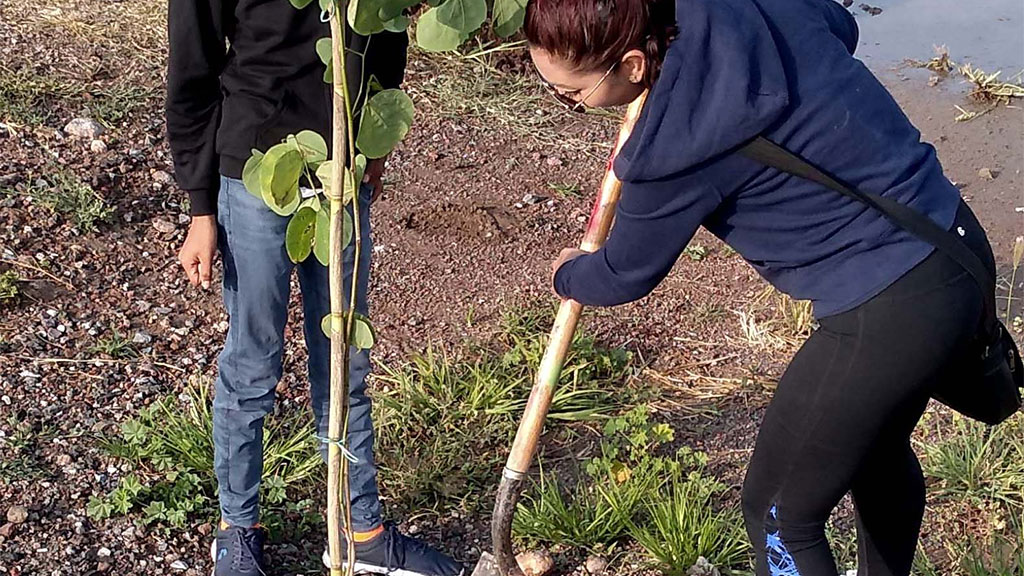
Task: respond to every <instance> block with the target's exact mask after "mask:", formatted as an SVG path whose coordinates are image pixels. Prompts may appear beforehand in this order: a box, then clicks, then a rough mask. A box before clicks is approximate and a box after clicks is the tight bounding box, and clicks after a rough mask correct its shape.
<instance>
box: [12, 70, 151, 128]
mask: <svg viewBox="0 0 1024 576" xmlns="http://www.w3.org/2000/svg"><path fill="white" fill-rule="evenodd" d="M153 94H154V91H153V89H152V88H148V87H145V86H141V85H138V84H136V83H130V82H123V83H120V84H117V85H110V86H103V85H92V86H87V87H83V86H82V85H81V84H80V83H79V82H75V81H72V80H68V79H64V78H59V77H56V76H47V75H39V74H37V73H35V72H33V71H32V70H29V69H27V68H22V69H18V70H12V69H10V68H7V67H5V66H3V65H2V64H0V121H3V122H7V123H12V122H13V123H14V124H20V125H28V126H39V125H45V124H48V123H52V122H61V121H66V118H64V116H67V115H69V114H70V115H83V116H88V117H90V118H93V119H95V120H97V121H99V122H101V123H104V124H108V125H109V124H111V123H113V122H119V121H121V120H123V119H124V118H126V117H127V116H128V115H129V114H131V113H132V112H134V111H135V110H137V109H138V108H139V107H141V106H142V105H144V104H145V103H146V100H147V99H149V98H150V97H152V96H153Z"/></svg>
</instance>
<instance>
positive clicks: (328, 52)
mask: <svg viewBox="0 0 1024 576" xmlns="http://www.w3.org/2000/svg"><path fill="white" fill-rule="evenodd" d="M333 50H334V47H333V45H332V44H331V39H330V37H327V38H321V39H319V40H317V41H316V55H317V56H318V57H320V61H321V62H323V63H324V65H326V66H327V69H326V70H324V82H327V83H328V84H330V83H332V82H333V81H334V58H333V57H332V51H333Z"/></svg>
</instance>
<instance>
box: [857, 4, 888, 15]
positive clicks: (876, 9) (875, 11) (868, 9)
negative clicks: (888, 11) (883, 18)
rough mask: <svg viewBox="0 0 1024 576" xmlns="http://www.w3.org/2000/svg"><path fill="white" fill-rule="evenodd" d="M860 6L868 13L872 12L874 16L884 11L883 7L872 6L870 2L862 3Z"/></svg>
mask: <svg viewBox="0 0 1024 576" xmlns="http://www.w3.org/2000/svg"><path fill="white" fill-rule="evenodd" d="M858 8H860V9H861V10H863V11H865V12H867V13H868V14H871V15H872V16H878V15H879V14H881V13H882V9H881V8H879V7H878V6H870V5H868V4H861V5H860V6H858Z"/></svg>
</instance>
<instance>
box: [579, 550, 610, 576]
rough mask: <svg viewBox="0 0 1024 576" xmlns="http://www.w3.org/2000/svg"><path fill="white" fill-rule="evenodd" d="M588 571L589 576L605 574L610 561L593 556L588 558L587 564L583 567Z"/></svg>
mask: <svg viewBox="0 0 1024 576" xmlns="http://www.w3.org/2000/svg"><path fill="white" fill-rule="evenodd" d="M583 567H584V568H586V569H587V574H594V575H595V576H596V575H597V574H604V571H605V570H607V569H608V561H607V560H605V559H604V558H603V557H601V556H597V555H592V556H590V557H588V558H587V562H586V563H585V564H584V565H583Z"/></svg>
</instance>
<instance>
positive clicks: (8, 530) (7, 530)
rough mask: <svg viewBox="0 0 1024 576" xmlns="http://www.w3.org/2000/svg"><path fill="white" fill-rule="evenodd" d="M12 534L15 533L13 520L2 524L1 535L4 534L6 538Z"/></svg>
mask: <svg viewBox="0 0 1024 576" xmlns="http://www.w3.org/2000/svg"><path fill="white" fill-rule="evenodd" d="M12 534H14V524H12V523H11V522H8V523H7V524H4V525H3V526H0V536H3V537H4V538H10V537H11V535H12Z"/></svg>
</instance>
